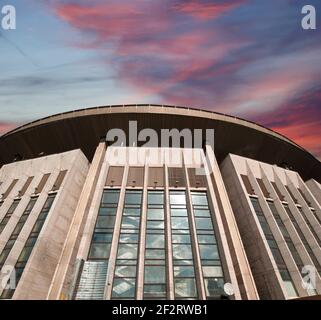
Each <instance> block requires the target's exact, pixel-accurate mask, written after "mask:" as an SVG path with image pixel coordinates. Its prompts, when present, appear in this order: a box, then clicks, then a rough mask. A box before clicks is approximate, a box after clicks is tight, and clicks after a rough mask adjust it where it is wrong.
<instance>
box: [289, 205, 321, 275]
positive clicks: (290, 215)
mask: <svg viewBox="0 0 321 320" xmlns="http://www.w3.org/2000/svg"><path fill="white" fill-rule="evenodd" d="M283 207H284V209H285V211H286V213H287V215H288V216H289V218H290V220H291V222H292V224H293V226H294V228H295V230H296V232H297V233H298V235H299V237H300V239H301V241H302V243H303V245H304V247H305V249H306V251H307V252H308V254H309V256H310V258H311V260H312V262H313V264H314V266H315V267H316V269H317V270H318V272H319V274H320V275H321V265H320V263H319V262H318V259H317V258H316V256H315V255H314V253H313V250H312V248H311V247H310V245H309V243H308V241H307V239H306V238H305V236H304V234H303V232H302V230H301V228H300V226H299V224H298V223H297V221H296V220H295V218H294V216H293V214H292V212H291V210H290V208H289V206H288V204H284V205H283Z"/></svg>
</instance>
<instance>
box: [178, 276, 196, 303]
mask: <svg viewBox="0 0 321 320" xmlns="http://www.w3.org/2000/svg"><path fill="white" fill-rule="evenodd" d="M175 296H176V297H177V298H184V297H196V284H195V279H175Z"/></svg>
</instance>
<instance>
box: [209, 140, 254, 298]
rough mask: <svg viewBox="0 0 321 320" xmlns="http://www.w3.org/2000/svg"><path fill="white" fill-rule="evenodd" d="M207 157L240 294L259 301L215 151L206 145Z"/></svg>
mask: <svg viewBox="0 0 321 320" xmlns="http://www.w3.org/2000/svg"><path fill="white" fill-rule="evenodd" d="M206 157H207V162H208V166H209V168H210V171H211V172H212V173H211V176H212V177H213V179H211V180H212V181H211V182H212V183H213V188H214V192H215V197H216V200H217V204H218V207H219V212H220V213H221V218H222V221H223V225H224V228H225V233H226V237H227V241H228V243H229V248H230V252H231V257H232V260H233V266H234V269H235V273H236V277H237V279H239V282H240V283H239V284H238V285H239V287H240V294H241V296H242V299H248V300H257V299H259V295H258V292H257V290H256V285H255V282H254V278H253V275H252V272H251V268H250V264H249V262H248V259H247V256H246V253H245V249H244V246H243V243H242V239H241V235H240V233H239V230H238V227H237V223H236V220H235V216H234V213H233V210H232V206H231V203H230V201H229V198H228V195H227V191H226V188H225V185H224V181H223V178H222V175H221V171H220V168H219V166H218V163H217V161H216V158H215V155H214V152H213V149H212V147H211V146H210V145H206Z"/></svg>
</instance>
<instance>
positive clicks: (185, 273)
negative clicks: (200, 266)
mask: <svg viewBox="0 0 321 320" xmlns="http://www.w3.org/2000/svg"><path fill="white" fill-rule="evenodd" d="M194 275H195V273H194V267H193V266H175V267H174V276H175V277H178V278H186V277H194Z"/></svg>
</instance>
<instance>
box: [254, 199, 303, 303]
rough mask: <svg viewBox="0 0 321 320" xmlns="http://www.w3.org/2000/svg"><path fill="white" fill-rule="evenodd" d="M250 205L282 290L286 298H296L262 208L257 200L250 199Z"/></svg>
mask: <svg viewBox="0 0 321 320" xmlns="http://www.w3.org/2000/svg"><path fill="white" fill-rule="evenodd" d="M250 200H251V203H252V205H253V208H254V211H255V213H256V216H257V218H258V220H259V222H260V225H261V228H262V231H263V233H264V236H265V239H266V241H267V243H268V245H269V247H270V250H271V253H272V255H273V257H274V261H275V263H276V265H277V267H278V270H279V273H280V276H281V278H282V280H283V285H284V288H285V290H286V292H287V295H288V297H297V296H298V294H297V292H296V289H295V287H294V284H293V281H292V279H291V276H290V273H289V271H288V269H287V266H286V264H285V262H284V259H283V257H282V255H281V252H280V249H279V247H278V245H277V243H276V241H275V239H274V236H273V234H272V231H271V229H270V226H269V224H268V222H267V220H266V218H265V216H264V213H263V211H262V208H261V206H260V203H259V201H258V199H257V198H253V197H250Z"/></svg>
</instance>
